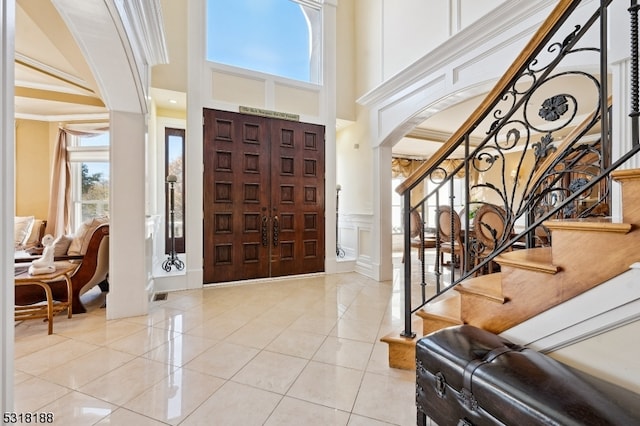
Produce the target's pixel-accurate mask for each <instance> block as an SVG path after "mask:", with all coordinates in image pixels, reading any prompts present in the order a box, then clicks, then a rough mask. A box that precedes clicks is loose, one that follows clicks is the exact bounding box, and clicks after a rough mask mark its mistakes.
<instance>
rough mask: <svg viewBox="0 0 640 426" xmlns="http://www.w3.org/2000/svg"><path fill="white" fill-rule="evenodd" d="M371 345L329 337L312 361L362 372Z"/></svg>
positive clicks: (369, 354)
mask: <svg viewBox="0 0 640 426" xmlns="http://www.w3.org/2000/svg"><path fill="white" fill-rule="evenodd" d="M372 348H373V344H371V343H364V342H358V341H355V340H349V339H341V338H338V337H334V336H329V337H327V339H326V340H325V341H324V343H323V344H322V346H321V347H320V349H318V351H317V352H316V354H315V355H314V356H313V358H312V359H313V360H314V361H318V362H324V363H327V364H333V365H339V366H341V367H348V368H354V369H356V370H364V369H365V367H366V366H367V363H368V362H369V357H370V356H371V350H372Z"/></svg>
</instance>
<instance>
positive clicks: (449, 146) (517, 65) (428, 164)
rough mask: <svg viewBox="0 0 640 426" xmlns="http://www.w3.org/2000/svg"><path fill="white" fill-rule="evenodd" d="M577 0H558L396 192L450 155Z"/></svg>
mask: <svg viewBox="0 0 640 426" xmlns="http://www.w3.org/2000/svg"><path fill="white" fill-rule="evenodd" d="M579 3H580V0H560V1H559V2H558V5H557V6H556V7H555V9H554V10H553V11H552V12H551V14H550V15H549V17H548V18H547V19H546V20H545V21H544V23H543V24H542V26H541V27H540V28H539V29H538V31H536V33H535V34H534V36H533V37H532V38H531V40H529V43H527V45H526V46H525V48H524V49H523V50H522V52H520V54H519V55H518V57H517V58H516V59H515V61H514V62H513V63H512V64H511V66H510V67H509V69H508V70H507V72H506V73H505V74H504V75H503V76H502V77H501V78H500V80H498V83H497V84H496V85H495V86H494V87H493V89H491V91H490V92H489V93H488V94H487V96H486V97H485V99H484V100H483V101H482V103H480V105H479V106H478V107H477V108H476V110H475V111H474V112H473V113H472V114H471V115H470V116H469V118H467V120H466V121H465V122H464V124H462V126H461V127H460V128H459V129H458V130H457V131H456V132H455V133H454V134H453V135H452V136H451V137H450V138H449V139H448V140H447V141H446V142H445V143H444V144H443V145H442V147H440V149H439V150H438V151H437V152H436V153H435V154H434V155H432V156H431V157H430V158H429V159H427V160H426V161H425V162H424V163H422V164H421V165H420V167H418V168H417V169H416V170H415V171H414V172H413V173H412V174H411V175H410V176H409V177H407V179H405V180H404V182H402V183H401V184H400V185H398V187H397V188H396V192H397V193H398V194H401V195H402V194H404V193H405V192H407V191H410V190H411V189H412V188H414V187H415V186H416V185H417V184H418V183H420V182H421V181H422V180H423V179H424V178H425V176H426V175H427V174H428V173H430V172H431V171H432V170H433V169H434V167H435V166H437V165H438V164H440V163H441V162H442V161H443V160H445V159H447V158H448V157H449V155H451V154H452V153H453V151H454V150H455V149H456V148H457V147H458V146H459V145H460V143H461V141H462V140H463V138H464V136H465V135H467V134H470V133H471V131H473V129H474V128H475V127H476V126H477V124H478V123H479V122H480V121H482V120H483V119H484V118H485V117H486V116H487V114H488V113H489V111H490V110H491V108H493V107H494V106H495V105H496V104H497V103H498V102H499V101H500V99H501V97H502V95H503V93H504V91H505V90H506V89H507V88H508V87H509V86H510V85H511V84H512V83H513V80H514V79H515V78H516V77H517V76H519V74H520V72H521V71H522V70H523V69H524V68H525V67H526V66H527V65H528V64H529V63H530V62H531V60H532V59H533V58H534V55H536V54H537V52H538V51H539V50H540V49H541V48H542V47H543V45H544V43H546V42H547V41H548V39H549V38H550V37H551V36H552V35H553V34H554V32H555V31H556V29H557V28H558V26H560V25H562V24H563V23H564V21H565V20H566V18H567V17H568V16H569V15H570V14H571V13H572V12H573V10H574V9H575V8H576V7H577V6H578V4H579Z"/></svg>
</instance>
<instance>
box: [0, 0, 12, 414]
mask: <svg viewBox="0 0 640 426" xmlns="http://www.w3.org/2000/svg"><path fill="white" fill-rule="evenodd" d="M14 48H15V0H0V50H2V62H1V63H0V135H1V136H0V170H3V171H4V173H2V176H1V177H0V179H1V182H2V184H0V200H1V201H2V202H1V203H0V204H1V205H2V207H0V226H1V227H2V232H1V233H0V234H1V235H2V236H3V237H2V238H0V241H2V243H1V245H0V271H2V272H1V273H2V280H1V282H2V285H0V301H1V302H0V334H1V335H2V347H1V348H0V363H1V364H0V365H1V367H0V368H1V369H2V378H0V409H1V410H0V411H2V412H3V413H4V412H5V411H12V410H13V327H14V321H13V300H14V290H13V285H11V283H13V262H12V261H11V259H12V258H13V216H14V212H15V199H14V181H15V176H14V163H15V155H14V152H15V139H14V133H15V127H14V108H13V103H14V99H13V87H14V84H15V81H14V75H13V67H14V57H15V56H14Z"/></svg>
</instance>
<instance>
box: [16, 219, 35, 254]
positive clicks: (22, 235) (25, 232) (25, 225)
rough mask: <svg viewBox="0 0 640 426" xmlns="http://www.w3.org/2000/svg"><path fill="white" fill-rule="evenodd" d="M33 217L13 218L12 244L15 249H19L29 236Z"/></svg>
mask: <svg viewBox="0 0 640 426" xmlns="http://www.w3.org/2000/svg"><path fill="white" fill-rule="evenodd" d="M33 220H34V217H33V216H15V217H14V218H13V242H14V247H15V248H21V247H23V246H24V244H25V242H26V241H27V239H28V238H29V235H30V234H31V229H32V228H33Z"/></svg>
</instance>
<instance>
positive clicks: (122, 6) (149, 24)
mask: <svg viewBox="0 0 640 426" xmlns="http://www.w3.org/2000/svg"><path fill="white" fill-rule="evenodd" d="M115 6H116V9H117V10H118V14H119V15H120V18H121V19H122V23H123V25H124V28H125V31H126V32H127V34H128V35H129V38H130V40H131V41H132V44H134V45H135V46H136V48H137V49H136V50H138V52H139V53H140V54H141V56H142V57H143V58H144V61H145V62H146V63H147V64H148V65H149V66H153V65H158V64H167V63H169V53H168V51H167V43H166V39H165V36H164V26H163V20H162V7H161V6H160V0H127V1H125V0H116V1H115Z"/></svg>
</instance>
